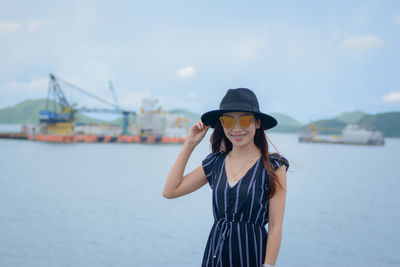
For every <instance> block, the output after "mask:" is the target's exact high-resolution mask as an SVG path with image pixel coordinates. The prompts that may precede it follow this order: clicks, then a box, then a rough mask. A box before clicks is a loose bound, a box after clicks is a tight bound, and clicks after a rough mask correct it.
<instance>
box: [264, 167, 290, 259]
mask: <svg viewBox="0 0 400 267" xmlns="http://www.w3.org/2000/svg"><path fill="white" fill-rule="evenodd" d="M275 173H276V175H277V178H278V180H279V182H280V184H281V185H282V188H281V187H280V186H277V187H276V192H275V194H274V196H273V197H272V198H271V199H270V200H269V213H268V218H269V220H268V240H267V248H266V251H265V260H264V263H268V264H271V265H273V266H274V265H275V262H276V259H277V258H278V253H279V249H280V247H281V239H282V224H283V214H284V212H285V203H286V168H285V166H281V167H279V168H278V169H277V170H276V171H275Z"/></svg>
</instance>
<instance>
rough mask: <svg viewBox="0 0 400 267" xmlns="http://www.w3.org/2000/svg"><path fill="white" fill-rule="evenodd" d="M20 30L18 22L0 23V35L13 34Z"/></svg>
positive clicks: (20, 26)
mask: <svg viewBox="0 0 400 267" xmlns="http://www.w3.org/2000/svg"><path fill="white" fill-rule="evenodd" d="M21 28H22V25H21V23H19V22H0V34H2V33H15V32H17V31H19V30H20V29H21Z"/></svg>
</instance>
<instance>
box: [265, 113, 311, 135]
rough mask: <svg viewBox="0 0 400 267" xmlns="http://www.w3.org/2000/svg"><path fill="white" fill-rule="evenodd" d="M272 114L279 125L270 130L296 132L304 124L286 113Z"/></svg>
mask: <svg viewBox="0 0 400 267" xmlns="http://www.w3.org/2000/svg"><path fill="white" fill-rule="evenodd" d="M271 116H272V117H274V118H275V119H276V120H277V121H278V125H277V126H276V127H274V128H272V129H271V130H270V131H272V132H281V133H294V132H296V131H297V130H299V129H300V128H301V127H302V126H303V124H302V123H300V122H298V121H297V120H295V119H293V118H292V117H290V116H288V115H285V114H281V113H271Z"/></svg>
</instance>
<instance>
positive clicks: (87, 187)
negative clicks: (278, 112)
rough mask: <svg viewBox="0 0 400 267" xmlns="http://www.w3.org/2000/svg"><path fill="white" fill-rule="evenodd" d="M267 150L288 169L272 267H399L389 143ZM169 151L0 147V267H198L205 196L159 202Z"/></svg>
mask: <svg viewBox="0 0 400 267" xmlns="http://www.w3.org/2000/svg"><path fill="white" fill-rule="evenodd" d="M270 138H271V140H272V141H273V142H274V144H275V145H276V146H277V148H278V149H279V151H280V152H281V153H282V154H283V155H284V156H286V157H287V158H288V159H289V160H290V162H291V166H290V168H289V172H288V195H287V206H286V211H285V221H284V231H283V240H282V246H281V251H280V254H279V258H278V262H277V266H288V267H291V266H296V267H300V266H400V253H399V251H400V245H399V242H400V227H399V222H400V198H399V192H400V191H399V190H400V171H399V167H400V139H390V138H387V139H386V145H385V146H384V147H366V146H346V145H329V144H303V143H298V142H297V137H296V135H293V134H271V135H270ZM207 140H208V137H206V138H205V140H203V142H202V143H201V144H200V145H199V146H198V147H197V148H196V150H195V151H194V153H193V154H192V157H191V159H190V161H189V163H188V167H187V170H188V171H189V170H192V169H193V168H195V167H197V166H198V165H200V164H201V160H202V159H203V158H204V157H205V156H206V155H207V154H208V153H209V145H208V143H207V142H206V141H207ZM180 149H181V146H180V145H142V144H66V145H63V144H47V143H40V142H30V141H18V140H17V141H14V140H0V266H1V267H2V266H7V267H8V266H10V267H13V266H24V267H37V266H79V267H80V266H81V267H87V266H96V267H99V266H100V267H101V266H113V267H118V266H139V267H140V266H182V267H183V266H189V267H190V266H200V264H201V261H202V257H203V249H204V248H205V245H206V241H207V237H208V233H209V231H210V229H211V226H212V223H213V218H212V210H211V208H212V206H211V188H210V187H209V185H208V184H206V185H205V186H203V187H202V188H200V189H199V190H198V191H196V192H194V193H192V194H190V195H186V196H184V197H181V198H178V199H174V200H168V199H165V198H163V197H162V195H161V193H162V189H163V186H164V182H165V179H166V176H167V174H168V171H169V169H170V167H171V165H172V163H173V162H174V160H175V158H176V156H177V155H178V153H179V151H180Z"/></svg>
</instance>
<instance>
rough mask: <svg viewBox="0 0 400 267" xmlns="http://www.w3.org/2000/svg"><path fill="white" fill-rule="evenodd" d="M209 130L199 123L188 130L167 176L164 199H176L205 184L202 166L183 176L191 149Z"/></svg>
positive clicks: (205, 179)
mask: <svg viewBox="0 0 400 267" xmlns="http://www.w3.org/2000/svg"><path fill="white" fill-rule="evenodd" d="M209 128H210V127H209V126H204V124H203V123H202V122H201V121H199V122H197V123H196V124H194V125H193V126H192V127H191V128H190V130H189V134H188V136H187V138H186V141H185V143H184V144H183V147H182V150H181V152H180V153H179V156H178V158H177V159H176V161H175V163H174V165H173V166H172V168H171V170H170V172H169V174H168V177H167V180H166V182H165V186H164V190H163V193H162V194H163V196H164V197H166V198H177V197H180V196H183V195H186V194H189V193H191V192H193V191H195V190H197V189H199V188H200V187H202V186H203V185H205V184H206V183H207V178H206V175H205V174H204V170H203V167H202V166H199V167H198V168H196V169H195V170H193V171H192V172H190V173H188V174H187V175H185V176H183V174H184V171H185V168H186V164H187V162H188V160H189V157H190V155H191V154H192V151H193V149H194V148H195V147H196V146H197V145H198V144H199V143H200V142H201V140H202V139H203V138H204V136H205V134H206V133H207V130H208V129H209Z"/></svg>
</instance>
